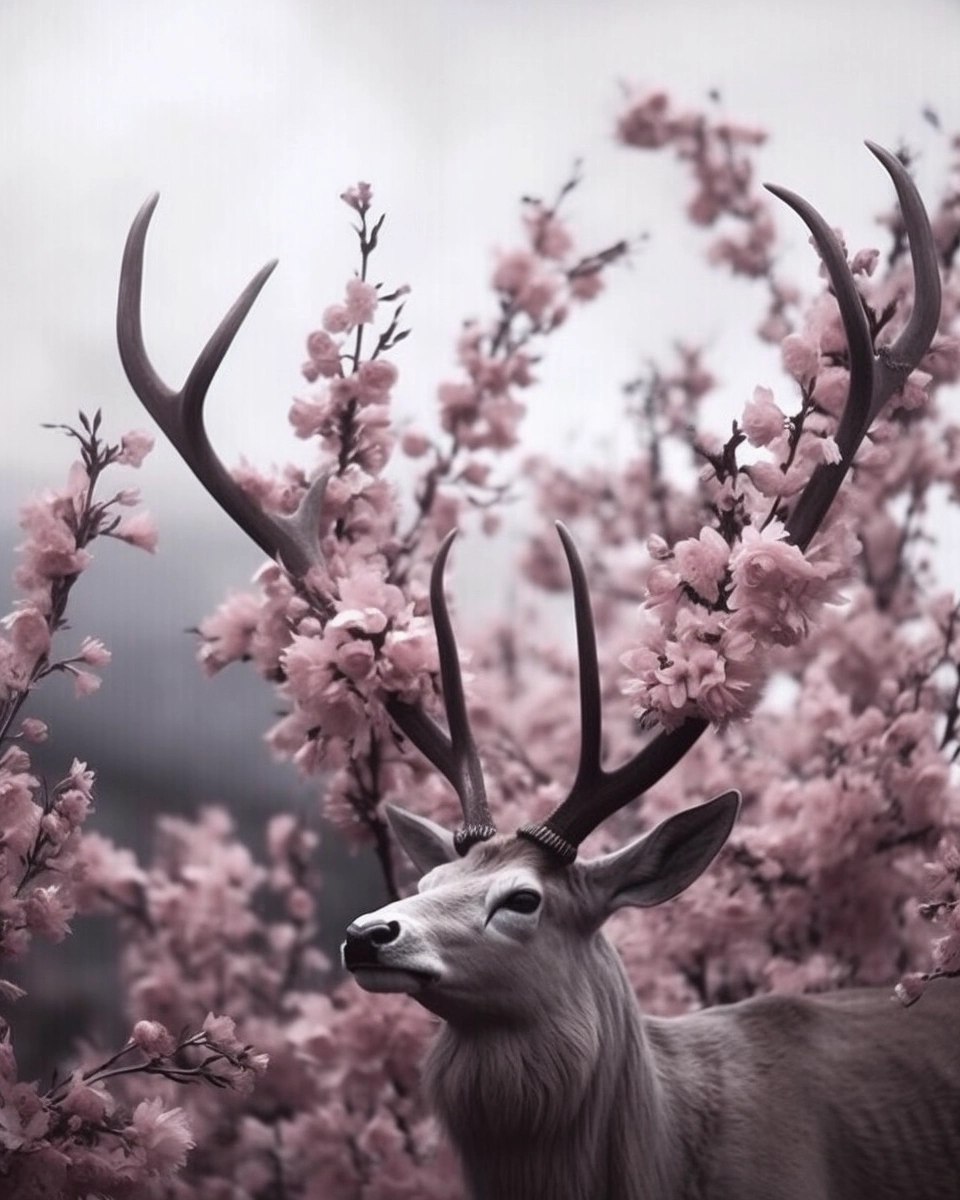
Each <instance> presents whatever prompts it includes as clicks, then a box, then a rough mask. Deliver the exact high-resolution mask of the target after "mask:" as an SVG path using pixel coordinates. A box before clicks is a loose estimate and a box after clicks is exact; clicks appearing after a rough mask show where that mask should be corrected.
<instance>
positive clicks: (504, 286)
mask: <svg viewBox="0 0 960 1200" xmlns="http://www.w3.org/2000/svg"><path fill="white" fill-rule="evenodd" d="M535 269H536V259H535V258H534V256H533V255H532V254H531V253H530V251H529V250H510V251H508V252H506V253H502V254H500V255H498V258H497V265H496V268H495V269H494V272H493V279H492V281H491V282H492V284H493V286H494V287H495V288H496V289H497V291H499V292H508V293H511V294H517V293H519V292H520V291H522V290H523V289H524V288H525V287H526V286H527V284H528V283H529V281H530V279H531V277H532V276H533V273H534V271H535Z"/></svg>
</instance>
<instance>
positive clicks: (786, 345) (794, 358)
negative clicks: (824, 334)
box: [780, 333, 820, 384]
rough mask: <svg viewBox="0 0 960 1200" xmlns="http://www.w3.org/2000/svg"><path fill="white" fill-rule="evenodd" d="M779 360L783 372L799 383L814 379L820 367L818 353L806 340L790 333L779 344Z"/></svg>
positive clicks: (815, 347) (814, 346)
mask: <svg viewBox="0 0 960 1200" xmlns="http://www.w3.org/2000/svg"><path fill="white" fill-rule="evenodd" d="M780 358H781V361H782V362H783V366H784V370H786V371H787V372H788V373H789V374H790V375H792V376H793V378H794V379H796V380H797V381H798V382H800V383H804V384H805V383H809V382H810V381H811V380H813V379H815V378H816V375H817V371H818V369H819V367H820V351H819V349H818V348H817V346H816V345H814V344H813V343H812V342H811V341H810V340H809V339H808V338H806V337H802V336H801V335H800V334H798V333H791V334H790V335H789V336H788V337H785V338H784V339H783V341H782V342H781V343H780Z"/></svg>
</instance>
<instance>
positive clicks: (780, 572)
mask: <svg viewBox="0 0 960 1200" xmlns="http://www.w3.org/2000/svg"><path fill="white" fill-rule="evenodd" d="M785 537H786V534H785V531H784V529H783V526H782V525H780V524H779V523H777V522H772V523H771V524H770V525H768V526H767V528H766V529H764V530H763V531H760V530H757V529H755V528H753V527H752V526H748V527H747V528H746V529H745V530H744V531H743V536H742V539H741V541H740V542H739V543H738V544H736V545H735V546H734V547H733V549H732V550H731V553H730V571H731V578H732V582H733V588H732V590H731V592H730V596H729V599H728V604H729V607H730V609H731V610H732V611H733V612H734V613H735V621H736V627H737V628H739V629H742V630H744V631H745V632H748V633H751V634H754V635H757V636H759V637H761V638H763V639H765V640H769V641H771V642H774V643H777V644H779V645H782V646H794V645H796V644H797V643H798V642H799V641H800V640H801V638H803V637H804V636H805V634H806V632H807V630H808V628H809V623H810V621H811V620H812V619H813V617H814V616H815V615H816V614H817V613H818V612H819V609H820V607H821V605H822V604H823V603H825V602H827V601H829V600H831V599H836V598H837V593H836V591H835V589H834V588H833V586H832V585H831V584H830V583H829V582H827V572H826V569H825V568H824V567H815V566H813V564H812V563H810V562H808V561H807V559H806V558H804V555H803V553H802V552H801V551H800V550H799V549H798V548H797V547H796V546H794V545H793V544H792V543H790V542H788V541H786V540H785Z"/></svg>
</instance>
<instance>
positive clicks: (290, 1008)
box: [84, 809, 462, 1200]
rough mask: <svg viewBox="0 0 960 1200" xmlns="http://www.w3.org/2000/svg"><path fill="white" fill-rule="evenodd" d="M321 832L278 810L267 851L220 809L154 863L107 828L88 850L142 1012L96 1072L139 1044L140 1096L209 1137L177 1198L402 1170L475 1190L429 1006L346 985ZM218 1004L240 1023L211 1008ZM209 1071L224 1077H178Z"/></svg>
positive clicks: (129, 996)
mask: <svg viewBox="0 0 960 1200" xmlns="http://www.w3.org/2000/svg"><path fill="white" fill-rule="evenodd" d="M316 841H317V838H316V834H315V833H314V832H313V831H312V829H311V828H310V827H309V826H308V825H307V824H306V823H305V822H304V821H303V820H302V819H300V818H298V817H296V816H294V815H293V814H286V813H284V814H278V815H276V816H274V817H272V818H271V819H270V820H269V821H268V823H267V826H266V829H265V836H264V856H263V861H262V863H258V862H257V861H256V860H255V859H254V857H253V855H252V854H251V852H250V850H249V849H248V848H247V847H246V846H245V845H244V844H243V843H242V842H241V841H240V840H239V838H238V837H237V834H236V830H235V828H234V825H233V823H232V821H231V820H230V818H229V817H228V816H227V814H225V813H224V812H223V811H222V810H216V809H209V810H206V811H204V812H203V813H201V814H200V815H199V816H198V817H197V818H196V819H195V820H183V819H173V818H163V819H162V820H161V821H160V823H159V826H158V838H157V845H156V851H155V854H154V856H153V858H152V860H151V862H150V863H149V864H146V865H144V866H140V865H139V864H137V863H136V862H135V861H134V860H133V859H132V858H131V857H130V856H129V855H127V854H124V853H121V852H118V851H116V850H115V848H113V847H112V846H111V845H110V844H109V843H107V842H106V841H105V839H97V840H96V842H94V843H93V844H92V845H90V846H88V847H85V851H86V858H87V865H88V873H87V880H88V884H89V886H90V888H91V892H92V894H94V895H95V896H96V897H97V902H98V907H99V908H100V910H102V911H106V912H113V913H114V914H115V915H116V916H117V917H118V919H119V922H120V930H121V935H122V939H123V952H122V968H123V975H124V979H125V996H126V1001H127V1005H128V1008H129V1013H128V1015H129V1017H130V1019H131V1020H132V1021H133V1022H134V1026H133V1036H132V1038H131V1042H130V1043H129V1044H128V1046H127V1047H126V1048H125V1049H124V1051H123V1052H121V1055H119V1056H116V1058H115V1059H113V1060H111V1061H110V1062H109V1063H106V1064H102V1065H100V1066H99V1067H98V1070H97V1071H96V1072H93V1073H90V1072H88V1073H87V1074H86V1075H85V1077H84V1079H85V1082H86V1083H87V1084H88V1085H89V1086H95V1084H96V1081H97V1080H98V1079H103V1078H104V1077H106V1076H108V1075H109V1076H111V1077H112V1076H113V1075H115V1074H117V1073H119V1072H120V1071H122V1070H124V1069H125V1061H126V1060H125V1058H124V1056H125V1055H126V1056H131V1057H133V1058H134V1059H135V1060H136V1062H138V1063H139V1069H135V1070H131V1071H130V1072H129V1074H127V1075H125V1077H124V1079H123V1084H124V1096H125V1099H126V1101H127V1104H128V1106H139V1105H141V1104H146V1103H151V1102H156V1101H157V1098H158V1097H159V1098H162V1099H163V1100H164V1101H165V1102H167V1103H172V1102H173V1100H174V1099H175V1100H176V1102H177V1104H178V1106H179V1107H178V1109H177V1111H178V1112H180V1114H181V1116H182V1125H183V1128H184V1129H185V1130H188V1131H189V1136H190V1137H191V1139H192V1141H193V1142H194V1143H195V1149H194V1151H193V1153H192V1154H191V1155H190V1157H189V1159H188V1161H187V1164H186V1167H185V1169H184V1170H183V1172H182V1173H181V1174H179V1175H178V1176H177V1178H176V1179H175V1180H171V1181H169V1182H168V1184H167V1188H168V1190H167V1192H165V1195H167V1196H169V1197H171V1198H176V1200H180V1198H181V1197H182V1200H207V1198H209V1200H220V1197H222V1196H224V1195H226V1194H230V1195H240V1196H244V1197H257V1196H266V1195H277V1196H289V1197H301V1196H302V1197H317V1198H319V1197H322V1196H337V1197H343V1198H344V1200H361V1198H362V1197H367V1196H371V1195H373V1196H379V1195H381V1194H386V1193H383V1192H382V1191H381V1190H380V1189H382V1188H383V1187H384V1186H385V1184H384V1182H383V1181H384V1180H388V1181H389V1189H390V1191H389V1195H391V1196H394V1197H397V1198H401V1200H402V1198H409V1200H414V1198H415V1197H419V1196H428V1197H436V1200H459V1197H460V1196H461V1195H462V1193H461V1191H460V1188H459V1182H458V1181H457V1179H456V1173H455V1171H454V1169H453V1165H452V1162H451V1161H450V1156H449V1152H448V1151H444V1150H443V1149H442V1148H441V1146H440V1140H439V1137H438V1132H437V1129H436V1127H435V1125H434V1122H433V1121H432V1120H431V1119H430V1118H429V1117H428V1115H427V1113H426V1110H425V1107H424V1101H423V1098H422V1096H421V1095H420V1093H419V1090H418V1087H417V1069H418V1062H419V1057H420V1054H421V1052H422V1048H423V1046H424V1044H425V1042H426V1039H427V1038H428V1036H429V1032H430V1022H429V1018H428V1017H427V1016H426V1015H425V1014H424V1013H423V1012H422V1011H421V1010H420V1009H418V1008H416V1006H411V1005H407V1004H404V1003H403V1002H402V998H400V997H394V998H391V999H388V1000H387V1003H386V1004H381V1003H378V1000H379V999H382V998H374V997H368V996H366V995H365V994H359V995H358V994H357V990H356V989H355V987H354V985H353V984H352V982H348V983H341V984H339V985H338V986H336V987H332V988H331V985H330V979H329V976H328V967H327V964H326V962H325V960H324V958H323V956H322V955H321V954H320V953H319V951H318V950H317V949H316V945H315V941H316V932H317V916H316V905H317V892H318V887H319V880H318V879H317V873H316V868H315V864H314V852H315V849H316ZM215 1002H221V1003H222V1004H223V1005H224V1006H225V1007H227V1008H228V1009H229V1011H230V1013H231V1017H230V1018H229V1019H228V1018H226V1017H211V1016H209V1015H207V1016H205V1015H204V1014H205V1013H208V1011H209V1007H210V1005H211V1004H212V1003H215ZM147 1013H150V1014H152V1016H150V1017H147V1016H145V1015H143V1014H147ZM181 1028H188V1029H199V1032H198V1033H197V1034H195V1035H193V1036H192V1037H188V1038H185V1039H183V1040H182V1042H181V1043H180V1045H178V1046H175V1039H174V1038H173V1037H172V1036H171V1034H170V1033H168V1030H172V1029H181ZM253 1045H255V1046H256V1047H257V1050H256V1051H254V1050H253V1049H252V1046H253ZM196 1048H199V1049H200V1050H202V1057H200V1058H199V1059H198V1058H197V1057H196V1055H197V1054H198V1049H196ZM186 1051H189V1054H187V1053H185V1052H186ZM144 1060H146V1062H145V1063H144ZM200 1068H202V1070H203V1072H205V1074H204V1079H205V1081H206V1082H208V1083H213V1084H214V1088H190V1089H186V1090H184V1089H183V1088H181V1087H178V1086H177V1085H178V1084H181V1083H183V1082H187V1081H189V1080H190V1079H192V1078H193V1077H194V1075H193V1073H194V1072H197V1071H198V1070H199V1069H200ZM218 1082H220V1083H227V1084H229V1085H230V1086H229V1088H227V1089H224V1088H222V1087H220V1088H218V1087H217V1086H216V1085H217V1084H218ZM254 1084H255V1086H253V1085H254ZM134 1111H136V1107H135V1108H134ZM225 1188H226V1189H230V1190H228V1191H225V1190H224V1189H225Z"/></svg>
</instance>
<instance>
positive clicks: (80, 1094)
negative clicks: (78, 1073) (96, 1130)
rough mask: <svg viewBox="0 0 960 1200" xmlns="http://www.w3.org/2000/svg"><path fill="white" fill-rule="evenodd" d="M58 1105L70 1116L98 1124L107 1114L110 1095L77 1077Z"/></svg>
mask: <svg viewBox="0 0 960 1200" xmlns="http://www.w3.org/2000/svg"><path fill="white" fill-rule="evenodd" d="M58 1107H59V1109H60V1111H61V1112H64V1113H66V1114H67V1115H68V1116H72V1117H79V1118H80V1120H81V1121H84V1122H89V1123H90V1124H94V1125H96V1124H99V1123H100V1122H102V1121H103V1119H104V1117H105V1116H106V1113H107V1110H108V1107H109V1097H108V1096H105V1095H104V1094H103V1092H101V1091H98V1090H97V1089H96V1088H92V1087H88V1086H87V1084H85V1083H84V1082H83V1081H82V1079H80V1078H75V1079H74V1080H73V1082H72V1083H71V1085H70V1088H69V1090H68V1091H67V1093H66V1095H65V1096H64V1097H63V1099H62V1100H61V1101H60V1103H59V1105H58Z"/></svg>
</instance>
